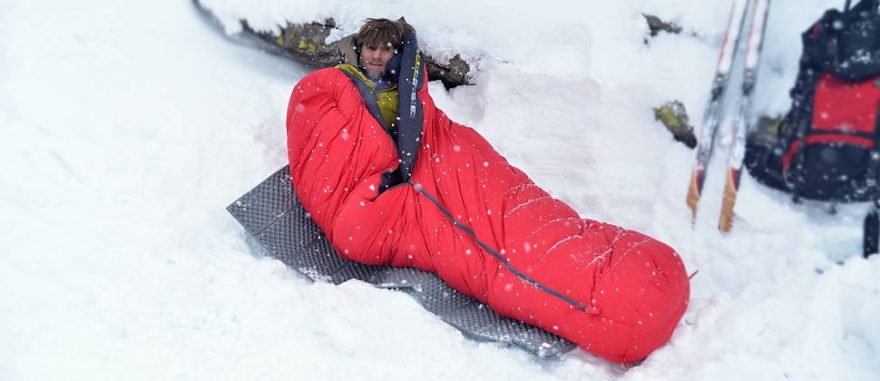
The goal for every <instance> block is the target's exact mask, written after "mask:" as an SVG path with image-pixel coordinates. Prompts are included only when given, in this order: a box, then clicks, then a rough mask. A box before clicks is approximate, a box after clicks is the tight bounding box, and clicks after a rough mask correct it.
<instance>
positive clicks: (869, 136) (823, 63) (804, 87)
mask: <svg viewBox="0 0 880 381" xmlns="http://www.w3.org/2000/svg"><path fill="white" fill-rule="evenodd" d="M878 3H880V0H863V1H861V2H859V4H857V5H856V6H854V7H852V8H851V9H848V10H846V11H844V12H841V11H838V10H829V11H828V12H826V13H825V14H824V15H823V16H822V18H821V19H820V20H819V21H818V22H816V24H814V25H813V26H811V27H810V28H809V29H808V30H807V31H806V32H804V33H803V35H802V40H803V48H804V52H803V56H802V58H801V62H800V68H799V71H798V78H797V82H796V84H795V87H794V88H793V89H792V91H791V97H792V107H791V110H790V111H789V113H788V114H787V115H786V117H785V120H784V121H783V123H782V128H781V130H780V131H779V137H780V139H779V142H780V145H779V147H778V149H779V151H781V152H780V153H781V156H782V175H783V179H784V181H785V185H786V186H787V187H788V189H789V190H790V191H791V192H792V194H793V195H794V196H795V197H797V198H801V197H803V198H807V199H813V200H823V201H832V202H857V201H868V200H876V199H877V198H878V196H880V194H878V193H880V192H878V187H877V181H876V179H877V174H878V171H877V167H878V161H880V150H878V145H880V144H878V143H880V117H878V114H880V13H878V10H877V7H878Z"/></svg>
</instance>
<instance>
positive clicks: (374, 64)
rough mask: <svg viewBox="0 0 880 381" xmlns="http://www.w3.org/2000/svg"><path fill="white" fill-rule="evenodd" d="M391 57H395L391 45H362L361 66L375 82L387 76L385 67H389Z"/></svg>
mask: <svg viewBox="0 0 880 381" xmlns="http://www.w3.org/2000/svg"><path fill="white" fill-rule="evenodd" d="M391 57H394V48H393V47H392V46H391V44H390V43H386V44H378V45H368V44H363V45H361V54H360V60H361V66H363V67H364V68H365V69H366V70H367V73H366V74H367V77H368V78H370V79H372V80H374V81H375V80H377V79H380V78H382V75H384V74H385V65H388V61H390V60H391Z"/></svg>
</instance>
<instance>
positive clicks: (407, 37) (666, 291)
mask: <svg viewBox="0 0 880 381" xmlns="http://www.w3.org/2000/svg"><path fill="white" fill-rule="evenodd" d="M346 46H349V47H350V48H348V49H346V48H345V47H346ZM342 50H343V53H345V55H344V57H345V63H343V64H341V65H339V66H337V67H336V68H327V69H321V70H317V71H315V72H313V73H311V74H309V75H307V76H305V77H304V78H303V79H302V80H300V82H299V83H297V85H296V86H295V87H294V89H293V92H292V94H291V97H290V103H289V105H288V113H287V139H288V158H289V160H290V175H291V181H292V183H293V188H294V191H295V192H296V196H297V198H298V199H299V201H300V202H301V203H302V205H303V207H304V208H305V210H306V211H308V213H309V214H310V216H311V218H312V220H313V221H314V222H315V223H316V224H317V225H318V227H320V228H321V230H322V231H324V233H326V235H327V240H328V242H329V243H330V244H331V245H332V246H333V248H334V249H335V250H336V251H337V252H338V253H339V255H340V256H342V257H344V258H347V259H350V260H353V261H355V262H359V263H363V264H369V265H385V266H388V265H390V266H397V267H414V268H417V269H419V270H422V271H428V272H434V273H436V274H437V276H438V277H439V278H441V279H443V280H444V281H445V282H446V283H447V284H449V286H450V287H452V288H454V289H456V290H458V291H459V292H462V293H463V294H465V295H469V296H472V297H474V298H476V299H477V300H479V301H481V302H483V303H486V304H487V305H488V306H489V307H490V308H492V309H493V310H494V311H495V312H497V313H498V314H499V315H501V316H505V317H510V318H513V319H517V320H519V321H523V322H526V323H529V324H533V325H536V326H539V327H541V328H543V329H545V330H547V331H550V332H553V333H555V334H557V335H559V336H562V337H564V338H566V339H569V340H571V341H574V342H575V343H577V344H578V345H579V346H581V347H582V348H584V349H585V350H588V351H590V352H592V353H594V354H596V355H599V356H602V357H604V358H606V359H609V360H612V361H618V362H623V363H629V362H633V361H639V360H641V359H643V358H645V357H646V356H647V355H648V354H650V353H651V352H652V351H653V350H655V349H656V348H658V347H660V346H662V345H663V344H664V343H666V342H667V341H668V340H669V338H670V336H671V335H672V331H673V330H674V329H675V327H676V326H677V324H678V322H679V321H680V319H681V317H682V315H683V314H684V311H685V309H686V308H687V303H688V298H689V292H690V291H689V282H688V277H687V271H686V269H685V268H684V264H683V263H682V261H681V259H680V258H679V257H678V255H677V254H676V253H675V251H674V250H673V249H672V248H670V247H669V246H667V245H665V244H663V243H662V242H660V241H657V240H655V239H653V238H650V237H647V236H645V235H643V234H640V233H638V232H634V231H630V230H626V229H623V228H620V227H617V226H614V225H610V224H605V223H601V222H597V221H592V220H587V219H582V218H581V217H580V216H578V214H577V212H575V211H574V209H572V208H571V207H569V206H568V205H565V204H564V203H563V202H562V201H559V200H556V199H554V198H553V197H551V196H550V195H549V194H548V193H547V192H546V191H544V190H543V189H541V188H540V187H538V186H537V185H536V184H535V183H534V182H532V181H531V179H529V178H528V176H526V174H525V173H523V172H522V171H520V170H519V169H517V168H515V167H513V166H511V165H510V164H509V163H508V162H507V160H505V159H504V157H502V156H501V155H500V154H499V153H498V152H497V151H495V150H494V149H493V148H492V146H491V145H490V144H489V142H487V141H486V140H485V139H484V138H483V137H482V136H480V134H479V133H477V132H476V131H475V130H473V129H471V128H469V127H466V126H463V125H460V124H457V123H455V122H453V121H452V120H450V119H449V118H448V117H447V116H446V115H445V114H444V113H443V111H441V110H440V109H438V108H437V106H436V104H434V101H433V99H432V98H431V95H430V94H429V91H428V86H426V85H425V83H426V82H427V80H426V78H425V73H426V70H425V65H424V59H422V55H421V52H420V51H419V49H418V43H417V40H416V38H415V31H414V30H412V28H409V27H408V26H406V24H403V23H402V22H391V21H389V20H382V19H375V20H367V23H366V25H364V27H363V28H361V30H360V32H359V33H358V34H357V36H355V37H353V39H352V40H351V41H348V42H347V43H346V44H343V49H342Z"/></svg>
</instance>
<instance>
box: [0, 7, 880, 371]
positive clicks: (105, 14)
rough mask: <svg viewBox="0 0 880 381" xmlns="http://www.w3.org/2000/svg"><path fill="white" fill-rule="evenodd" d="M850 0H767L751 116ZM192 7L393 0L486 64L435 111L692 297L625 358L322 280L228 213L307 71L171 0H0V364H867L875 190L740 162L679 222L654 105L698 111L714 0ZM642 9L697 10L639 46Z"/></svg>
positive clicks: (780, 97) (435, 90) (281, 146)
mask: <svg viewBox="0 0 880 381" xmlns="http://www.w3.org/2000/svg"><path fill="white" fill-rule="evenodd" d="M838 3H840V4H838ZM842 3H843V1H830V0H803V1H794V0H780V1H776V2H775V3H774V4H773V6H772V8H771V10H770V25H769V29H768V38H767V41H766V44H765V55H764V61H763V65H762V69H761V73H760V79H759V81H760V83H759V87H758V89H757V99H756V102H755V106H756V111H757V112H760V113H766V114H777V113H782V112H784V111H785V109H786V108H787V107H788V98H787V91H788V88H789V87H790V86H791V84H792V83H793V81H794V76H795V74H796V63H797V58H798V55H799V54H800V43H799V34H800V32H801V31H802V30H804V29H805V28H806V27H807V26H808V25H809V24H810V23H811V21H812V20H814V19H816V18H817V17H818V16H819V15H821V13H822V11H823V10H824V9H825V8H828V7H831V6H840V5H841V4H842ZM204 4H205V5H206V6H208V7H210V8H211V9H212V10H213V11H214V12H215V13H216V15H217V16H218V17H220V18H221V20H223V21H224V23H225V25H226V29H227V32H229V33H235V32H236V31H237V25H238V24H237V20H238V19H239V18H247V19H248V20H249V21H250V23H251V25H253V26H256V27H258V28H264V29H269V28H273V27H274V26H275V25H276V24H279V23H283V22H284V21H285V20H289V21H292V22H304V21H312V20H321V19H323V18H325V17H333V18H334V19H335V20H336V21H337V23H338V24H339V25H340V28H341V31H339V32H338V33H337V36H334V37H338V35H342V34H345V33H350V32H354V31H355V30H356V29H357V27H358V25H359V24H360V22H361V21H362V20H363V19H364V18H367V17H389V18H397V17H399V16H406V18H407V20H408V21H409V22H410V23H411V24H413V25H414V26H415V27H416V28H417V29H418V31H419V33H420V39H421V40H422V45H423V48H424V49H426V50H427V51H428V52H429V53H431V54H432V55H434V56H443V55H444V54H449V55H451V54H455V53H461V54H462V56H463V57H464V58H466V59H467V60H469V61H470V62H473V63H475V68H476V73H475V74H476V76H475V80H476V85H474V86H468V87H461V88H457V89H454V90H453V91H451V92H448V93H447V92H446V91H444V90H443V88H442V86H440V85H439V84H432V85H431V91H432V94H433V96H434V98H435V100H436V101H437V102H438V104H439V105H440V107H441V108H443V109H444V110H445V111H447V113H448V114H449V115H450V116H451V117H452V118H453V119H455V120H457V121H460V122H463V123H465V124H468V125H472V126H474V127H475V128H477V130H478V131H480V132H481V133H483V134H484V135H485V136H486V137H487V138H488V140H489V141H490V142H491V143H493V144H494V145H495V146H496V148H497V149H498V150H499V151H501V152H502V153H503V154H504V155H505V156H507V157H508V159H509V160H510V161H511V162H512V163H513V164H515V165H517V166H518V167H520V168H522V169H524V170H525V171H526V173H528V174H529V175H530V176H532V178H533V179H534V180H535V181H536V182H538V183H539V184H540V185H542V186H543V187H544V188H545V189H547V190H548V191H550V192H551V193H552V194H553V195H555V196H557V197H559V198H561V199H563V200H565V201H567V202H569V203H570V204H571V205H572V206H573V207H575V208H576V209H577V210H578V211H579V212H581V213H582V215H584V216H588V217H591V218H596V219H601V220H606V221H609V222H613V223H616V224H619V225H623V226H626V227H629V228H634V229H638V230H642V231H644V232H646V233H648V234H650V235H652V236H655V237H657V238H660V239H662V240H664V241H665V242H667V243H669V244H670V245H672V246H673V247H675V248H676V249H677V250H678V251H679V252H680V253H681V255H682V257H683V258H684V260H685V262H686V265H687V267H688V270H689V271H691V272H692V271H697V270H698V271H699V273H698V274H697V275H696V276H695V277H694V278H693V281H692V300H691V303H690V309H689V310H688V312H687V314H686V315H685V318H684V320H683V321H682V323H681V324H680V326H679V328H678V329H677V331H676V333H675V335H674V337H673V339H672V341H671V342H670V343H669V344H668V345H667V346H665V347H663V348H661V349H660V350H658V351H657V352H655V353H654V354H653V355H652V356H651V357H649V358H648V359H647V360H646V361H645V362H644V363H643V364H641V365H639V366H636V367H633V368H630V369H628V370H626V369H623V368H621V367H619V366H617V365H614V364H610V363H607V362H605V361H602V360H599V359H597V358H595V357H593V356H590V355H589V354H586V353H585V352H582V351H580V350H576V351H573V352H572V353H570V354H567V355H565V356H564V357H563V358H561V359H559V360H557V361H550V362H540V361H537V360H535V359H533V358H531V357H529V356H528V355H527V354H525V353H524V352H522V351H519V350H517V349H513V348H505V347H500V346H497V345H494V344H486V343H477V342H473V341H470V340H467V339H465V338H464V337H463V336H462V335H461V334H460V333H459V332H458V331H456V330H455V329H453V328H452V327H450V326H448V325H446V324H444V323H442V322H440V321H439V320H438V319H436V318H435V317H434V316H432V315H430V314H428V313H426V312H425V311H424V310H422V309H421V308H420V307H419V306H418V305H417V303H416V302H415V301H414V300H412V299H410V298H409V297H407V296H405V295H403V294H401V293H396V292H392V291H382V290H377V289H374V288H372V287H370V286H368V285H365V284H362V283H357V282H349V283H346V284H343V285H341V286H331V285H328V284H323V283H316V284H312V283H309V282H308V281H306V280H305V279H304V278H302V277H300V276H298V275H296V274H295V273H294V272H292V271H290V270H288V269H286V268H285V267H284V266H283V265H282V264H281V263H280V262H278V261H275V260H271V259H268V258H263V257H260V256H259V255H256V254H254V253H253V252H252V249H251V248H250V247H249V246H248V244H247V242H246V241H245V233H244V232H243V230H242V229H241V227H240V226H239V225H238V224H237V223H236V222H235V221H234V220H233V219H232V218H231V217H230V216H229V215H228V214H227V213H226V212H225V210H224V207H225V206H226V205H227V204H228V203H229V202H231V201H232V200H234V199H235V198H237V197H238V196H240V195H241V194H243V193H244V192H245V191H247V190H248V189H250V188H251V187H252V186H253V185H255V184H256V183H258V182H259V181H261V180H262V179H263V178H265V177H266V176H268V175H269V174H270V173H272V172H273V171H274V170H276V169H277V168H278V167H280V166H281V165H283V164H284V162H285V160H286V155H285V154H286V152H285V149H286V147H285V143H284V142H285V139H284V136H285V132H284V115H285V108H286V105H287V97H288V95H289V91H290V89H291V88H292V86H293V84H294V83H295V82H296V81H297V80H298V79H299V78H301V77H302V76H303V75H304V74H305V73H306V69H305V68H303V67H301V66H299V65H297V64H294V63H290V62H289V61H287V60H286V59H283V58H280V57H276V56H272V55H269V54H266V53H263V52H261V51H259V50H258V49H254V48H252V47H248V46H244V45H242V44H239V43H235V42H234V41H232V40H230V39H228V38H225V37H224V36H223V35H222V34H220V33H217V31H216V30H214V29H212V28H211V27H210V26H209V25H208V24H207V23H206V22H204V20H202V19H201V18H200V17H199V15H198V14H197V12H195V10H194V8H193V6H192V4H191V3H190V2H189V1H185V0H178V1H170V0H163V1H153V2H119V1H111V0H91V1H88V2H69V1H51V0H27V1H25V0H0V131H2V135H0V136H2V138H0V380H60V379H63V380H97V379H108V380H118V379H126V380H128V379H150V380H154V379H196V380H210V379H303V380H313V379H321V380H387V379H413V378H418V379H437V380H448V379H466V380H489V379H510V380H584V379H590V380H601V379H620V380H683V379H695V380H741V379H760V380H765V379H766V380H781V379H793V380H829V379H835V380H838V379H839V380H878V379H880V256H875V257H873V258H871V259H869V260H865V259H862V258H861V256H860V251H861V230H860V228H861V218H862V217H863V214H864V212H865V209H866V205H851V206H845V207H843V208H842V210H841V211H840V213H838V214H837V215H835V216H829V215H827V214H826V213H824V212H823V211H822V206H819V205H811V204H807V205H793V204H792V203H791V202H790V201H788V198H787V197H786V196H785V195H782V194H779V193H777V192H773V191H770V190H767V189H765V188H762V187H760V186H759V185H757V184H756V183H755V182H754V181H753V180H751V178H749V177H747V176H745V177H744V179H743V185H742V189H741V195H740V200H739V203H738V205H737V213H738V219H737V220H736V226H735V230H734V231H733V232H732V233H730V234H729V235H726V236H724V235H721V234H720V233H718V232H717V231H716V229H715V223H716V215H715V213H716V211H717V207H718V204H719V199H720V188H721V179H720V176H718V175H717V173H718V170H720V169H721V168H720V166H719V165H717V164H716V165H715V166H714V167H713V168H712V169H713V170H715V172H714V173H711V174H710V178H709V180H708V185H707V189H706V197H705V199H704V203H703V206H705V207H704V208H703V211H702V212H701V215H700V220H699V223H698V224H697V226H696V227H695V228H692V227H691V224H690V216H689V212H688V210H687V208H686V207H685V205H684V198H685V193H686V185H687V182H688V178H689V171H690V169H691V165H692V160H693V152H692V151H691V150H688V149H687V148H685V147H684V146H683V145H681V144H679V143H675V142H673V141H672V139H671V137H670V136H669V134H668V133H667V132H666V131H665V130H664V129H663V128H662V127H661V126H660V125H659V124H658V123H657V122H655V121H654V120H653V114H652V111H651V107H653V106H657V105H659V104H661V103H663V102H664V101H666V100H669V99H679V100H681V101H682V102H684V104H685V105H686V106H687V107H688V110H689V112H690V114H691V117H692V120H693V121H695V122H698V121H699V120H700V117H701V114H702V108H703V105H704V103H705V101H706V98H707V96H708V93H707V88H708V85H709V82H710V80H711V76H712V71H713V69H714V66H715V61H716V55H717V49H718V47H719V46H720V41H721V35H722V33H723V31H722V29H723V27H724V20H725V18H726V16H727V15H726V13H727V10H728V4H729V2H728V1H727V0H725V1H701V0H662V1H661V0H618V1H603V2H597V1H574V0H569V1H562V0H543V1H529V0H518V1H504V2H483V3H478V2H473V1H464V0H447V1H443V2H424V1H415V0H395V1H388V0H369V1H361V2H358V1H339V0H324V1H316V0H311V1H307V0H291V1H285V2H280V1H269V0H262V1H244V0H205V1H204ZM642 12H644V13H649V14H655V15H658V16H660V17H661V18H664V19H668V20H673V21H676V22H678V23H679V24H681V25H683V26H684V28H685V32H684V33H683V34H682V35H667V34H661V35H660V36H658V37H656V38H653V39H651V40H650V41H649V44H647V45H646V44H644V38H645V37H646V35H647V26H646V25H645V22H644V20H643V18H642V15H641V13H642ZM717 157H721V156H720V155H719V156H717ZM717 157H716V160H715V162H716V163H718V162H720V161H721V160H717Z"/></svg>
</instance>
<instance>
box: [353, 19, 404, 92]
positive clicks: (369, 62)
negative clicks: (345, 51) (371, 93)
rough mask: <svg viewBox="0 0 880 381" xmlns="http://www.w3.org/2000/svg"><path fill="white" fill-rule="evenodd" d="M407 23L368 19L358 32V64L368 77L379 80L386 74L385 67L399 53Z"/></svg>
mask: <svg viewBox="0 0 880 381" xmlns="http://www.w3.org/2000/svg"><path fill="white" fill-rule="evenodd" d="M406 29H407V25H406V24H405V23H404V22H402V21H391V20H388V19H367V22H366V23H365V24H364V25H363V26H362V27H361V30H360V31H359V32H358V34H357V39H356V40H355V41H356V45H357V48H358V64H359V65H360V66H361V67H362V68H364V70H365V71H366V73H365V74H366V75H367V77H369V78H370V79H372V80H378V79H380V78H382V76H383V75H385V67H386V66H387V65H388V61H390V60H391V57H394V54H396V53H397V51H398V49H399V48H400V45H401V42H402V41H403V34H404V32H405V31H406Z"/></svg>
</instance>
